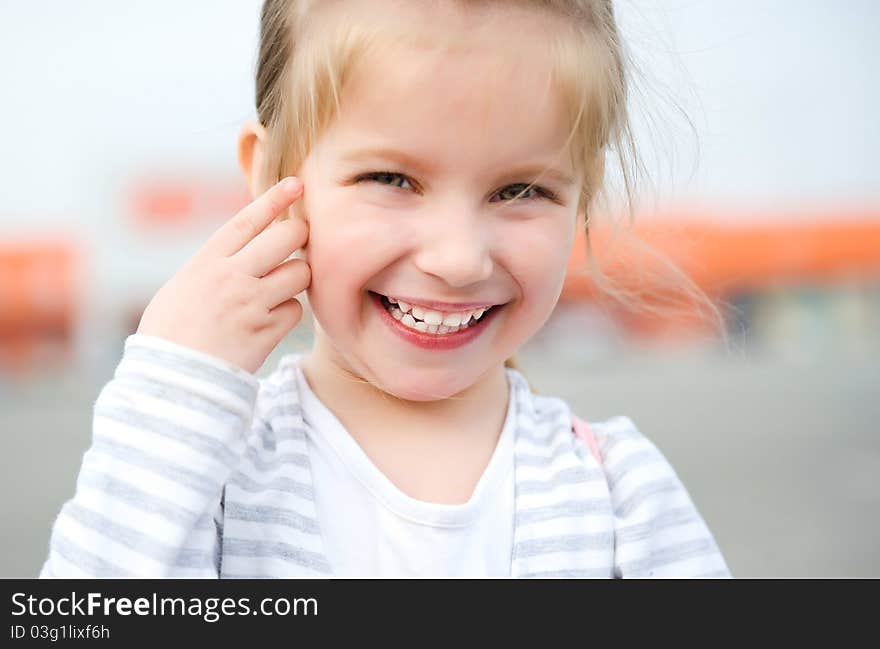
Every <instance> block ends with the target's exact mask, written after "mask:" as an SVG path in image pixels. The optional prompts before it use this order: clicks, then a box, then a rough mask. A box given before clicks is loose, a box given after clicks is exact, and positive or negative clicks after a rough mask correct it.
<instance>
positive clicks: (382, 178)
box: [354, 171, 409, 187]
mask: <svg viewBox="0 0 880 649" xmlns="http://www.w3.org/2000/svg"><path fill="white" fill-rule="evenodd" d="M398 178H400V179H402V180H403V181H404V182H409V180H407V178H406V176H404V175H403V174H398V173H394V172H393V171H372V172H370V173H368V174H361V175H360V176H358V177H357V178H355V179H354V181H355V182H357V183H359V182H362V181H364V180H373V181H375V182H377V183H379V184H380V185H387V184H389V183H388V182H386V181H390V184H391V185H392V186H393V187H400V185H396V184H394V181H395V180H396V179H398Z"/></svg>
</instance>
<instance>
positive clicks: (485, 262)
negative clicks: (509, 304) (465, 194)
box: [414, 208, 494, 288]
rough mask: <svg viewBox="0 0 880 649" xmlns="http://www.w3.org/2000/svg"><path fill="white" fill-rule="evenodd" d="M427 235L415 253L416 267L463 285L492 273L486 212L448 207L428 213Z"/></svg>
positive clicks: (449, 281)
mask: <svg viewBox="0 0 880 649" xmlns="http://www.w3.org/2000/svg"><path fill="white" fill-rule="evenodd" d="M424 218H425V221H424V222H425V224H426V226H427V227H425V228H424V235H423V237H422V239H421V245H420V246H419V249H418V251H417V252H416V254H415V258H414V263H415V265H416V267H417V268H418V269H419V270H420V271H422V272H423V273H426V274H428V275H434V276H435V277H437V278H439V279H441V280H443V281H444V282H446V283H447V284H449V285H450V286H453V287H456V288H461V287H465V286H469V285H471V284H476V283H479V282H482V281H485V280H487V279H488V278H489V277H490V276H491V275H492V270H493V266H494V264H493V262H492V255H491V237H490V235H489V232H488V231H487V228H486V226H485V223H484V220H485V215H483V216H482V218H481V215H480V213H479V212H478V211H477V210H473V209H470V210H469V209H466V208H457V209H446V210H442V211H438V212H435V213H433V214H430V215H425V217H424Z"/></svg>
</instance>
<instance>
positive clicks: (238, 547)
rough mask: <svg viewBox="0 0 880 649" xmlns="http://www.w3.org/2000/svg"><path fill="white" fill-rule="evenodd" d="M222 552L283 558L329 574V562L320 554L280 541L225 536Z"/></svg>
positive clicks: (245, 555)
mask: <svg viewBox="0 0 880 649" xmlns="http://www.w3.org/2000/svg"><path fill="white" fill-rule="evenodd" d="M223 554H225V555H226V556H230V557H233V556H237V557H251V558H254V559H260V558H270V559H283V560H284V561H289V562H290V563H295V564H297V565H300V566H305V567H306V568H311V569H313V570H316V571H318V572H324V573H327V574H330V564H329V563H327V559H325V558H324V556H323V555H322V554H318V553H317V552H309V551H308V550H303V549H302V548H300V547H297V546H295V545H290V544H289V543H282V542H280V541H255V540H250V539H233V538H229V537H226V538H224V539H223Z"/></svg>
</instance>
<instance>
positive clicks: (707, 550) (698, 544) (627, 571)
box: [620, 538, 718, 577]
mask: <svg viewBox="0 0 880 649" xmlns="http://www.w3.org/2000/svg"><path fill="white" fill-rule="evenodd" d="M717 551H718V550H717V548H716V547H715V544H714V543H713V542H712V539H710V538H703V539H697V540H695V541H687V542H686V543H679V544H678V545H673V546H672V547H668V548H662V549H659V550H655V551H654V552H652V553H651V554H650V556H649V557H647V558H645V559H639V560H638V561H631V562H629V563H622V564H620V571H621V572H622V573H623V574H624V575H626V576H628V577H634V576H636V577H637V576H640V575H644V574H646V573H647V574H650V573H651V572H652V571H653V570H655V569H656V568H659V567H662V566H663V565H664V564H670V563H675V562H677V561H682V560H684V559H692V558H694V557H700V556H704V555H711V554H715V553H716V552H717Z"/></svg>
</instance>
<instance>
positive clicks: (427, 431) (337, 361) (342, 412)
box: [300, 336, 509, 443]
mask: <svg viewBox="0 0 880 649" xmlns="http://www.w3.org/2000/svg"><path fill="white" fill-rule="evenodd" d="M300 368H301V369H302V371H303V374H304V375H305V377H306V380H307V381H308V383H309V387H311V389H312V391H313V392H314V393H315V395H316V396H317V397H318V399H320V400H321V402H322V403H324V405H326V406H327V408H329V409H330V410H331V411H332V412H333V414H334V415H336V417H337V418H338V419H339V420H340V422H341V423H342V424H343V426H345V427H346V429H347V430H348V431H349V432H351V433H352V435H354V436H355V437H356V438H357V437H360V436H361V435H370V436H374V437H375V436H380V437H382V438H384V439H385V441H393V440H394V439H395V438H404V437H405V438H407V439H408V440H409V441H410V443H411V442H412V441H413V440H412V438H413V436H414V435H415V436H418V437H431V438H436V437H438V436H439V437H443V438H447V439H452V438H458V437H462V436H473V434H474V431H481V436H482V437H483V440H485V435H489V436H490V437H491V439H493V440H496V439H497V436H498V434H499V433H500V431H501V427H502V426H503V423H504V417H505V415H506V412H507V407H508V403H507V402H508V395H509V387H508V384H507V374H506V371H505V368H504V365H503V363H499V364H498V366H497V367H492V368H490V369H489V370H488V371H487V372H485V373H484V374H482V375H481V376H480V377H478V379H477V380H476V381H475V382H474V383H472V384H471V385H470V386H468V387H467V388H465V389H464V390H462V391H460V392H459V393H457V394H454V395H451V396H449V397H447V398H445V399H436V400H430V401H410V400H406V399H401V398H398V397H396V396H395V395H393V394H389V393H388V392H385V391H384V390H382V389H381V388H380V387H378V386H377V385H376V384H375V383H374V382H372V381H370V380H369V377H368V376H367V377H365V376H364V374H367V372H365V371H358V370H357V369H355V368H353V367H352V366H351V365H350V364H349V363H348V362H346V360H345V359H344V358H343V357H342V356H341V355H340V354H339V353H338V352H337V351H336V350H335V349H334V348H333V347H332V345H330V344H329V342H328V341H326V340H323V336H320V337H316V338H315V345H314V348H313V349H312V353H311V354H309V355H308V356H306V357H304V358H302V359H301V360H300ZM358 441H361V440H360V439H359V440H358ZM377 441H378V440H377ZM473 441H477V440H473Z"/></svg>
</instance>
